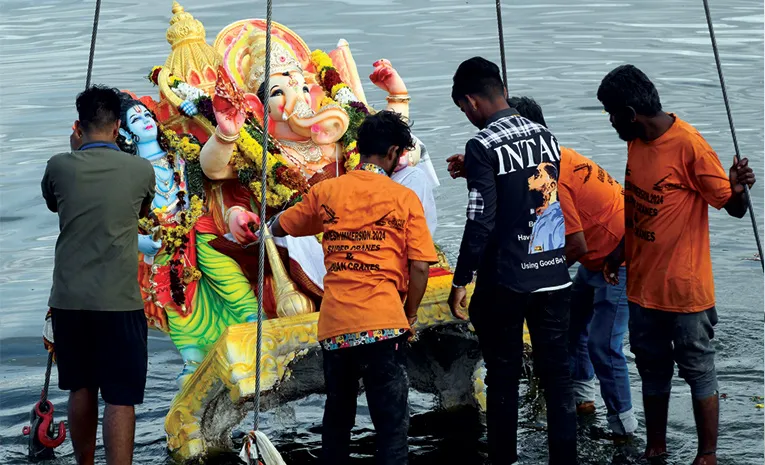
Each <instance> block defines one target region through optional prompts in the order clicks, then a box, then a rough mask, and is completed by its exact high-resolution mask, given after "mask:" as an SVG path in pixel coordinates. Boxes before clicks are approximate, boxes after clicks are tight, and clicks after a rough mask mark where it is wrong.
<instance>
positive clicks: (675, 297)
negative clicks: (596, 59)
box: [624, 115, 731, 313]
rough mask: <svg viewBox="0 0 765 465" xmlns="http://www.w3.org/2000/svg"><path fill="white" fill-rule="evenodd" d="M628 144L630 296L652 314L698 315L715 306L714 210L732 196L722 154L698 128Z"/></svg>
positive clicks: (675, 127)
mask: <svg viewBox="0 0 765 465" xmlns="http://www.w3.org/2000/svg"><path fill="white" fill-rule="evenodd" d="M672 116H673V117H674V118H675V122H674V124H672V126H671V127H670V128H669V130H667V132H665V133H664V134H663V135H662V136H661V137H659V138H658V139H656V140H653V141H650V142H644V141H642V140H639V139H637V140H635V141H632V142H630V143H629V144H628V155H627V171H626V175H625V181H624V192H625V194H624V195H625V198H624V203H625V209H624V215H625V226H626V233H625V246H626V248H625V251H626V256H627V298H628V300H629V301H630V302H634V303H636V304H638V305H640V306H642V307H645V308H652V309H656V310H665V311H670V312H680V313H694V312H700V311H704V310H707V309H709V308H711V307H713V306H714V304H715V289H714V278H713V276H712V259H711V257H710V254H709V207H708V205H711V206H713V207H715V208H717V209H720V208H722V207H723V206H725V204H726V203H727V202H728V200H729V199H730V197H731V188H730V181H729V178H728V175H727V173H726V172H725V170H724V169H723V167H722V164H721V163H720V160H719V159H718V158H717V154H716V153H715V152H714V150H712V148H711V147H710V146H709V144H708V143H707V142H706V141H705V140H704V138H703V137H702V136H701V134H699V132H698V131H697V130H696V129H695V128H694V127H693V126H691V125H690V124H688V123H686V122H685V121H682V120H681V119H680V118H678V117H677V116H675V115H672Z"/></svg>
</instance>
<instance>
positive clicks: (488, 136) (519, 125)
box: [471, 115, 550, 149]
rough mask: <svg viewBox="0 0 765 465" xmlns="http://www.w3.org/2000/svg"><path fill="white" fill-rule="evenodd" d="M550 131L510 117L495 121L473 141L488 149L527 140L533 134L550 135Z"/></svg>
mask: <svg viewBox="0 0 765 465" xmlns="http://www.w3.org/2000/svg"><path fill="white" fill-rule="evenodd" d="M549 132H550V131H549V130H548V129H547V128H546V127H544V126H542V125H541V124H537V123H535V122H533V121H531V120H529V119H526V118H524V117H523V116H520V115H508V116H503V117H501V118H499V119H498V120H496V121H493V122H492V123H491V124H489V125H488V126H486V127H485V128H483V129H481V130H480V131H479V132H478V134H476V135H475V136H473V138H472V139H471V140H475V141H476V142H478V143H479V144H481V146H483V147H484V148H486V149H488V148H490V147H492V146H493V145H496V144H498V143H499V142H505V141H508V140H515V139H521V138H527V137H529V136H531V135H533V134H539V133H549Z"/></svg>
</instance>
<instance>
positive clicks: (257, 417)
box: [253, 0, 278, 447]
mask: <svg viewBox="0 0 765 465" xmlns="http://www.w3.org/2000/svg"><path fill="white" fill-rule="evenodd" d="M271 3H272V2H271V0H268V1H267V2H266V63H265V79H264V81H263V84H264V88H265V89H266V93H265V97H264V99H263V160H262V162H261V164H260V167H261V168H260V244H259V245H260V256H259V257H258V338H257V341H256V342H255V420H254V428H253V429H254V430H255V431H258V427H259V426H260V356H261V352H262V346H263V285H264V281H265V280H264V276H263V273H264V272H265V271H264V268H265V259H266V175H267V174H268V172H267V166H268V99H269V97H270V95H271V93H270V92H269V91H268V90H269V89H270V87H271V85H270V82H269V81H270V78H271V13H272V11H271V9H272V4H271ZM277 259H278V257H277ZM256 444H257V443H256ZM256 447H257V446H256Z"/></svg>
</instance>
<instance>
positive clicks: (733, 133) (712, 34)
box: [704, 0, 765, 271]
mask: <svg viewBox="0 0 765 465" xmlns="http://www.w3.org/2000/svg"><path fill="white" fill-rule="evenodd" d="M704 13H705V14H706V15H707V26H708V27H709V37H710V39H712V51H713V52H714V54H715V63H716V64H717V75H718V76H719V78H720V88H721V89H722V95H723V101H724V102H725V111H726V112H727V113H728V123H729V124H730V135H731V137H732V138H733V149H734V151H735V152H736V162H738V161H739V160H740V155H739V154H740V153H741V152H739V150H738V139H737V138H736V127H735V126H734V125H733V115H732V114H731V111H730V102H729V101H728V91H727V89H726V87H725V78H724V77H723V70H722V64H721V62H720V52H718V50H717V40H716V39H715V30H714V27H713V26H712V14H711V13H710V12H709V2H708V1H707V0H704ZM744 192H745V194H746V202H747V208H748V210H749V216H750V217H751V219H752V229H753V230H754V239H755V240H756V241H757V251H758V252H759V254H760V265H762V269H763V271H765V257H764V256H763V255H762V242H761V241H760V230H759V229H758V228H757V219H756V218H755V216H754V208H753V207H752V196H751V195H750V193H749V186H747V185H744Z"/></svg>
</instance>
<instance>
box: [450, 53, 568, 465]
mask: <svg viewBox="0 0 765 465" xmlns="http://www.w3.org/2000/svg"><path fill="white" fill-rule="evenodd" d="M452 99H453V100H454V103H455V104H456V105H457V106H458V107H459V108H460V110H462V111H463V112H464V113H465V116H466V117H467V118H468V120H469V121H470V122H471V123H472V124H473V125H474V126H476V127H477V128H479V129H480V131H479V132H478V134H476V135H475V136H474V137H473V138H471V139H470V140H469V141H468V142H467V145H466V147H465V157H464V176H465V178H466V179H467V187H468V190H469V194H468V207H467V223H466V225H465V231H464V233H463V236H462V244H461V246H460V254H459V258H458V259H457V266H456V268H455V270H454V280H453V283H452V290H451V294H450V296H449V307H450V308H451V311H452V313H453V314H454V315H455V316H456V317H457V318H462V319H465V318H466V317H465V315H464V314H463V313H462V308H464V307H465V304H466V303H467V302H466V300H467V299H466V289H465V286H466V285H467V284H469V283H470V282H471V281H473V277H474V274H475V275H476V276H477V282H476V286H475V293H474V294H473V297H472V300H471V302H470V309H469V312H470V321H471V322H472V323H473V325H474V326H475V331H476V334H477V335H478V340H479V342H480V345H481V350H482V352H483V357H484V360H485V362H486V370H487V372H486V386H487V388H488V390H487V398H486V402H487V406H486V409H487V413H486V422H487V427H488V433H487V435H488V442H489V459H490V460H491V462H492V464H494V465H505V464H507V465H510V464H514V463H517V461H518V451H517V438H518V431H517V429H518V386H519V379H520V376H521V357H522V355H523V321H524V318H525V319H526V321H527V323H528V327H529V332H530V336H531V344H532V346H533V348H534V362H535V368H536V369H537V371H538V372H539V375H540V377H541V379H542V383H543V384H544V386H545V399H546V401H547V421H548V429H547V435H548V441H549V444H548V447H549V451H550V462H549V463H550V464H551V465H556V464H560V465H573V464H576V463H577V452H576V413H575V406H574V396H573V392H572V384H571V375H570V373H569V366H568V364H569V360H568V331H569V293H570V289H569V288H570V286H571V279H570V278H569V275H568V267H567V266H566V250H565V228H564V227H563V221H564V219H563V213H562V211H561V209H560V203H559V202H558V195H557V194H558V186H557V184H558V172H559V170H560V147H559V145H558V141H557V140H556V139H555V136H553V135H552V133H550V131H548V130H547V128H545V127H544V126H542V125H540V124H537V123H534V122H533V121H530V120H528V119H526V118H524V117H522V116H520V115H519V114H518V111H517V110H515V109H514V108H511V107H510V106H509V105H508V104H507V100H506V99H507V90H506V89H505V86H504V85H503V83H502V79H501V77H500V74H499V68H498V67H497V65H495V64H494V63H491V62H489V61H487V60H485V59H484V58H481V57H475V58H471V59H469V60H467V61H465V62H463V63H462V64H461V65H460V66H459V68H457V72H456V73H455V74H454V84H453V86H452ZM540 167H541V168H542V169H540ZM535 225H536V226H537V227H536V228H535ZM476 271H477V273H476Z"/></svg>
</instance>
